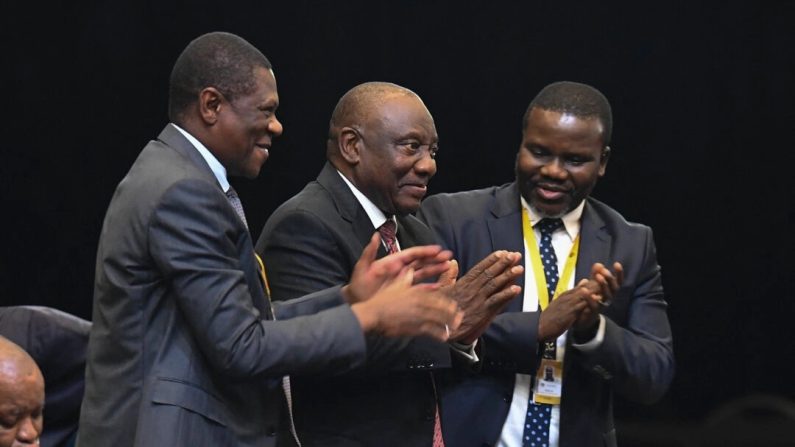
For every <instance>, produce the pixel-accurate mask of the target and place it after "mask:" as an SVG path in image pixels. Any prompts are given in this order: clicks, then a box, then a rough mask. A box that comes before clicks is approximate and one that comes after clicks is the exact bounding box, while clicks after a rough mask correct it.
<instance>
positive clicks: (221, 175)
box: [171, 123, 229, 192]
mask: <svg viewBox="0 0 795 447" xmlns="http://www.w3.org/2000/svg"><path fill="white" fill-rule="evenodd" d="M171 125H172V126H174V127H175V128H176V129H177V130H178V131H180V133H182V135H184V136H185V138H187V139H188V141H190V144H192V145H193V147H195V148H196V150H197V151H199V154H201V156H202V158H204V161H206V162H207V164H208V165H210V170H211V171H213V175H215V178H216V180H218V184H220V185H221V189H223V190H224V192H227V191H229V180H227V179H226V168H225V167H224V165H222V164H221V162H220V161H218V159H217V158H215V156H214V155H213V153H212V152H210V150H209V149H207V147H206V146H205V145H203V144H202V143H201V142H200V141H199V140H197V139H196V137H194V136H193V135H191V134H189V133H188V131H186V130H185V129H183V128H181V127H179V126H177V125H176V124H174V123H171Z"/></svg>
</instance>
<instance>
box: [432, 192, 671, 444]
mask: <svg viewBox="0 0 795 447" xmlns="http://www.w3.org/2000/svg"><path fill="white" fill-rule="evenodd" d="M420 217H421V218H422V219H423V220H425V221H426V222H427V223H428V224H429V226H430V227H431V228H432V229H433V230H434V231H435V232H436V233H437V235H438V236H439V238H440V239H441V240H442V241H443V245H445V246H446V247H447V248H449V249H451V250H453V252H454V253H455V258H456V259H457V260H458V262H459V263H460V268H461V271H462V272H466V271H467V270H468V269H469V268H470V267H472V265H474V264H475V263H476V262H478V261H479V260H480V259H482V258H483V257H484V256H485V255H487V254H488V253H491V252H492V251H494V250H499V249H502V250H511V251H518V252H520V253H524V245H523V239H522V218H521V204H520V200H519V191H518V188H517V186H516V184H515V183H511V184H508V185H504V186H501V187H493V188H486V189H481V190H476V191H468V192H462V193H456V194H439V195H436V196H433V197H429V198H428V199H426V200H425V201H424V202H423V204H422V209H421V213H420ZM615 261H618V262H621V263H622V264H623V266H624V269H625V278H624V283H623V285H622V286H621V289H620V290H619V292H618V294H617V296H616V297H614V299H613V302H612V304H611V305H610V306H609V307H607V308H605V309H604V311H603V315H604V317H605V319H606V330H605V338H604V342H603V343H602V345H601V346H600V347H599V348H598V349H596V350H595V351H593V352H588V353H586V352H582V351H578V350H577V349H576V348H573V347H570V348H568V349H567V350H566V358H565V360H564V373H563V377H564V385H563V397H562V403H561V423H560V447H570V446H597V445H615V429H614V426H613V412H612V393H613V392H617V393H619V394H621V395H622V396H624V397H626V398H628V399H631V400H634V401H639V402H652V401H654V400H656V399H658V398H660V397H661V396H662V394H663V393H664V392H665V391H666V389H667V388H668V385H669V384H670V382H671V380H672V378H673V373H674V360H673V347H672V341H671V329H670V325H669V323H668V317H667V316H666V303H665V300H664V298H663V288H662V282H661V280H660V268H659V266H658V265H657V259H656V253H655V247H654V241H653V239H652V232H651V229H650V228H648V227H646V226H643V225H639V224H633V223H629V222H627V221H626V220H624V218H623V217H621V215H619V214H618V213H617V212H615V211H614V210H613V209H611V208H609V207H608V206H607V205H605V204H603V203H601V202H598V201H596V200H594V199H590V198H589V199H587V201H586V204H585V210H584V212H583V217H582V227H581V232H580V254H579V258H578V259H577V265H576V273H575V277H576V280H577V281H579V280H580V279H581V278H584V277H588V275H589V274H590V268H591V265H592V264H593V263H595V262H602V263H604V264H606V265H610V264H612V263H613V262H615ZM519 283H520V285H522V286H523V285H524V284H523V283H524V280H523V278H522V280H521V281H519ZM521 309H522V303H521V300H520V299H516V300H514V301H513V302H512V303H511V304H510V306H509V307H508V308H507V309H506V311H505V313H503V314H501V315H499V316H498V317H497V318H496V319H495V321H494V323H492V325H491V326H490V327H489V329H488V330H487V331H486V334H485V335H484V337H483V340H482V341H483V343H484V345H486V346H488V347H489V348H490V349H488V352H490V353H492V354H495V355H493V356H492V357H489V358H486V359H484V362H483V369H482V372H481V373H480V374H469V375H468V374H451V375H450V376H449V377H447V378H446V379H447V380H446V381H445V384H444V385H443V390H442V427H443V429H444V435H445V440H447V441H448V443H449V445H450V446H455V447H467V446H482V445H494V444H495V443H496V441H497V440H498V438H499V435H500V431H501V429H502V425H503V424H504V422H505V418H506V416H507V414H508V410H509V407H510V403H511V397H512V394H513V387H514V379H515V373H517V372H520V373H524V374H534V373H535V370H536V368H537V363H536V361H537V358H538V355H537V347H538V341H537V340H536V335H537V331H538V313H537V312H521ZM517 334H518V335H519V336H517Z"/></svg>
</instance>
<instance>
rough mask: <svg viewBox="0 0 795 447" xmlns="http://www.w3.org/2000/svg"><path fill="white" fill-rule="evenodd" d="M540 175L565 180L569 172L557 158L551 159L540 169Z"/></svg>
mask: <svg viewBox="0 0 795 447" xmlns="http://www.w3.org/2000/svg"><path fill="white" fill-rule="evenodd" d="M541 174H542V175H544V176H545V177H549V178H553V179H558V180H565V179H566V177H567V176H568V175H569V171H567V170H566V168H565V166H563V161H562V160H561V159H560V158H558V157H553V158H552V159H551V160H550V161H549V163H546V164H545V165H544V166H543V167H541Z"/></svg>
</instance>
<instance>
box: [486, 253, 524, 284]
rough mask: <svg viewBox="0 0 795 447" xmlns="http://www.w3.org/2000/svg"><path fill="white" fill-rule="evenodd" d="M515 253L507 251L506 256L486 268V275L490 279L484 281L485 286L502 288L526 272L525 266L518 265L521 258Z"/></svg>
mask: <svg viewBox="0 0 795 447" xmlns="http://www.w3.org/2000/svg"><path fill="white" fill-rule="evenodd" d="M513 255H515V253H506V256H505V257H503V258H502V259H500V261H499V262H497V263H495V264H493V265H492V266H491V267H489V268H487V269H486V274H485V276H484V277H486V278H490V279H489V280H488V281H487V282H486V283H484V287H488V288H490V289H491V290H492V291H494V290H499V289H502V288H503V287H505V286H506V285H507V284H509V283H512V282H513V281H514V280H515V279H516V278H518V277H519V276H521V275H522V274H523V273H524V267H522V266H521V265H516V262H518V260H519V258H517V257H516V256H513Z"/></svg>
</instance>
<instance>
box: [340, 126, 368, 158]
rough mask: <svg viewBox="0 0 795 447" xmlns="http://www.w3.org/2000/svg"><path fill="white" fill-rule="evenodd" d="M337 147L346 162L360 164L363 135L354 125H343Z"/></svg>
mask: <svg viewBox="0 0 795 447" xmlns="http://www.w3.org/2000/svg"><path fill="white" fill-rule="evenodd" d="M337 148H338V149H339V152H340V155H341V156H342V158H343V159H344V160H345V162H346V163H348V164H349V165H351V166H353V165H356V164H359V154H360V152H361V150H362V137H361V135H360V134H359V131H357V130H356V129H354V128H353V127H343V128H342V129H340V131H339V137H337Z"/></svg>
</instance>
